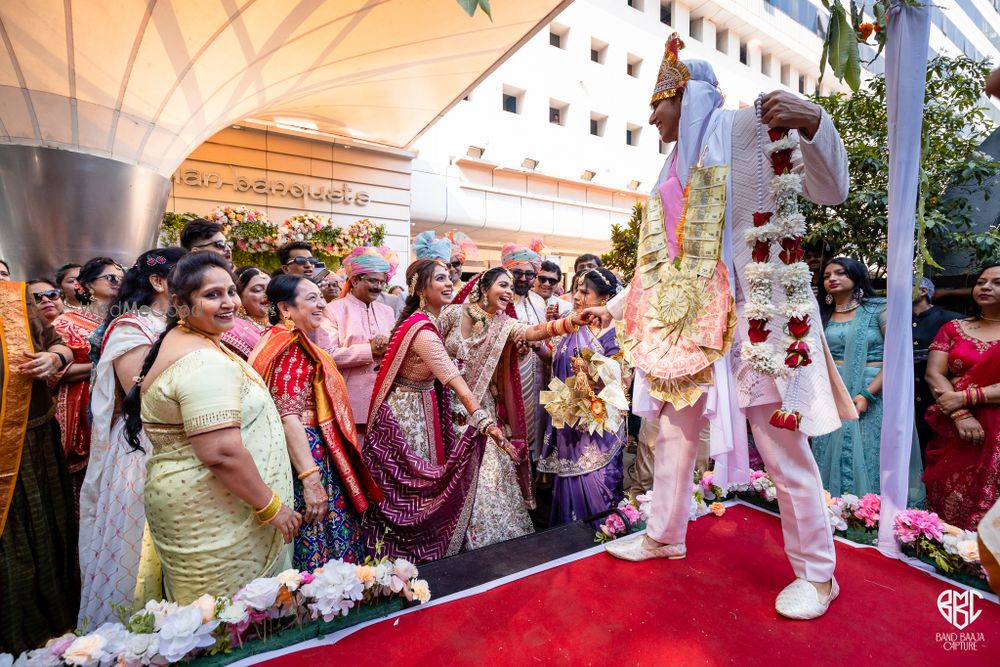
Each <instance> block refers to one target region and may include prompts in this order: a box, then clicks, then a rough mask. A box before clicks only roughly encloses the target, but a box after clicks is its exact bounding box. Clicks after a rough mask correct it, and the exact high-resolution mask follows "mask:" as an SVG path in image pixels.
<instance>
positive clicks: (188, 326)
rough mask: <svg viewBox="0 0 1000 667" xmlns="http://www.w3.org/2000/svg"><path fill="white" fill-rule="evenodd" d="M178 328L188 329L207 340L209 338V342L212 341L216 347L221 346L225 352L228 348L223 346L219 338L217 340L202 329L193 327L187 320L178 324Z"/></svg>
mask: <svg viewBox="0 0 1000 667" xmlns="http://www.w3.org/2000/svg"><path fill="white" fill-rule="evenodd" d="M177 328H178V329H181V330H182V331H186V332H187V333H189V334H194V335H195V336H201V337H202V338H204V339H205V340H207V341H208V342H210V343H211V344H212V345H214V346H215V347H217V348H219V349H220V350H222V351H223V352H225V351H226V349H225V348H224V347H223V346H222V343H220V342H218V341H217V340H215V339H214V338H212V337H211V336H209V335H208V334H207V333H204V332H202V331H198V330H197V329H195V328H194V327H192V326H191V325H190V324H188V323H186V322H185V323H184V324H178V325H177Z"/></svg>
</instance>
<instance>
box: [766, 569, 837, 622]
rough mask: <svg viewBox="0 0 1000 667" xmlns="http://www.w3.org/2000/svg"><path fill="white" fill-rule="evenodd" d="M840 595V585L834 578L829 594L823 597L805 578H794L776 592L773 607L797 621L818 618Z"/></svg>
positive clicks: (786, 616)
mask: <svg viewBox="0 0 1000 667" xmlns="http://www.w3.org/2000/svg"><path fill="white" fill-rule="evenodd" d="M838 595H840V586H839V585H838V584H837V580H836V579H834V580H833V583H832V584H831V587H830V594H829V595H827V596H826V599H823V596H821V595H820V593H819V591H817V590H816V587H815V586H813V585H812V584H811V583H809V582H808V581H806V580H805V579H796V580H795V581H793V582H792V583H791V584H789V585H788V586H787V587H786V588H785V590H783V591H781V592H780V593H779V594H778V599H777V600H775V601H774V609H775V610H776V611H777V612H778V613H779V614H781V615H782V616H784V617H785V618H791V619H794V620H797V621H808V620H811V619H814V618H819V617H820V616H822V615H823V614H825V613H826V610H827V609H829V608H830V603H831V602H833V601H834V600H835V599H836V598H837V596H838Z"/></svg>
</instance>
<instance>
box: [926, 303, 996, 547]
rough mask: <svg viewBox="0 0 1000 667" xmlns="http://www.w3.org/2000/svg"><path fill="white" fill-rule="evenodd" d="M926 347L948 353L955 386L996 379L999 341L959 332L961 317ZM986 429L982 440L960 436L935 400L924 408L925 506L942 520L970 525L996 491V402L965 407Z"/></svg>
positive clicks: (969, 527)
mask: <svg viewBox="0 0 1000 667" xmlns="http://www.w3.org/2000/svg"><path fill="white" fill-rule="evenodd" d="M930 349H931V350H937V351H940V352H947V353H948V375H949V377H950V378H951V382H952V386H954V388H955V390H956V391H964V390H965V389H967V388H969V387H986V386H988V385H991V384H996V383H997V382H1000V341H981V340H979V339H977V338H974V337H972V336H970V335H969V334H968V333H966V332H965V329H964V328H963V324H962V321H961V320H954V321H952V322H948V323H947V324H945V325H944V326H943V327H941V330H940V331H939V332H938V335H937V338H935V339H934V342H933V343H932V344H931V346H930ZM969 410H971V411H972V414H973V416H974V417H975V418H976V419H977V420H978V421H979V423H980V424H981V425H982V427H983V431H984V432H985V433H986V439H985V440H984V441H983V444H981V445H976V444H973V443H971V442H969V441H966V440H962V439H961V438H960V437H959V435H958V430H957V429H956V428H955V422H954V421H953V420H952V419H951V417H949V416H948V415H947V414H945V413H943V412H942V411H941V409H940V408H938V406H936V405H934V406H931V407H930V408H929V409H928V410H927V424H928V425H929V426H930V427H931V429H932V430H933V431H934V437H933V438H932V439H931V441H930V442H929V443H928V445H927V466H926V468H925V470H924V484H926V485H927V506H928V508H929V509H931V510H932V511H934V512H937V514H938V515H939V516H940V517H941V519H942V520H944V521H946V522H948V523H950V524H953V525H955V526H958V527H960V528H963V529H966V530H975V529H976V526H977V524H978V523H979V521H980V520H981V519H982V518H983V515H984V514H986V512H988V511H989V509H990V508H991V507H992V506H993V504H994V503H995V502H996V501H997V498H998V497H1000V406H998V405H977V406H972V407H970V408H969Z"/></svg>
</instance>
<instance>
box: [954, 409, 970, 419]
mask: <svg viewBox="0 0 1000 667" xmlns="http://www.w3.org/2000/svg"><path fill="white" fill-rule="evenodd" d="M949 416H950V417H951V418H952V419H954V420H955V421H960V420H962V419H967V418H969V417H971V416H972V413H971V412H969V411H968V410H966V409H965V408H959V409H958V410H955V411H954V412H952V413H951V414H950V415H949Z"/></svg>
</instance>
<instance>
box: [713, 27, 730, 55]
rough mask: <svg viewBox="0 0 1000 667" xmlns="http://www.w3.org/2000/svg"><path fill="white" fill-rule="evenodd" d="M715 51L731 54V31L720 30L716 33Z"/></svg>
mask: <svg viewBox="0 0 1000 667" xmlns="http://www.w3.org/2000/svg"><path fill="white" fill-rule="evenodd" d="M715 50H716V51H718V52H719V53H726V54H728V53H729V31H728V30H720V31H718V32H717V33H715Z"/></svg>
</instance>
